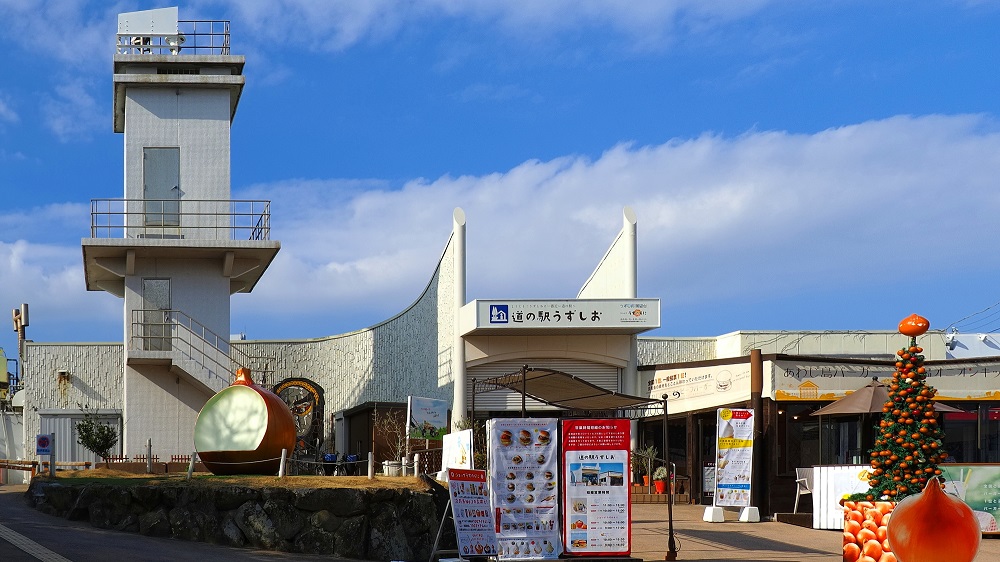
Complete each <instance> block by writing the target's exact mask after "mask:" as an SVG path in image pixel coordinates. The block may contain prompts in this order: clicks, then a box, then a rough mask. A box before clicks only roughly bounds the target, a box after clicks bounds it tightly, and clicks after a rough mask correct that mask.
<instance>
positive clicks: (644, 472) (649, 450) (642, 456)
mask: <svg viewBox="0 0 1000 562" xmlns="http://www.w3.org/2000/svg"><path fill="white" fill-rule="evenodd" d="M658 452H659V451H657V450H656V447H654V446H652V445H650V446H648V447H644V448H638V449H633V450H632V464H633V466H635V467H636V469H637V472H638V473H639V474H638V475H639V476H650V477H652V475H653V462H654V460H655V459H656V454H657V453H658Z"/></svg>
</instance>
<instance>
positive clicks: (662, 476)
mask: <svg viewBox="0 0 1000 562" xmlns="http://www.w3.org/2000/svg"><path fill="white" fill-rule="evenodd" d="M669 478H670V473H669V472H667V467H665V466H658V467H656V471H655V472H653V485H654V486H656V493H657V494H665V493H666V492H667V480H668V479H669Z"/></svg>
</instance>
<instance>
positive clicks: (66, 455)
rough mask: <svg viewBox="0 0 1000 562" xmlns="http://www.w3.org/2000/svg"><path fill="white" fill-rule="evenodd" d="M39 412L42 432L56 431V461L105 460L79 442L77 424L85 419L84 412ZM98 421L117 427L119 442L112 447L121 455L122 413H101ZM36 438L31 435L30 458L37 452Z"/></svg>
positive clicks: (114, 453)
mask: <svg viewBox="0 0 1000 562" xmlns="http://www.w3.org/2000/svg"><path fill="white" fill-rule="evenodd" d="M69 412H72V411H66V412H59V413H52V412H39V413H40V414H41V416H40V417H41V427H42V430H41V431H40V433H54V434H55V436H56V437H55V446H56V447H55V453H56V462H57V463H60V462H86V461H90V462H92V463H98V462H103V459H101V458H100V457H98V456H97V455H96V454H94V453H91V452H90V451H88V450H87V449H86V448H84V446H83V445H81V444H79V443H78V442H77V437H78V434H77V432H76V424H78V423H80V422H81V421H83V413H82V412H79V411H77V412H72V413H69ZM97 419H98V421H100V422H101V423H105V424H110V425H111V426H112V427H114V428H115V432H116V433H117V434H118V443H117V444H116V445H115V447H114V449H112V454H113V455H116V456H117V455H121V447H122V437H121V435H122V424H121V415H120V414H105V413H103V412H102V413H101V414H100V415H99V416H98V417H97ZM34 438H35V436H34V435H32V436H31V439H30V441H31V443H32V448H31V451H28V455H29V458H33V456H34V454H35V449H34ZM39 460H48V459H47V458H42V459H39Z"/></svg>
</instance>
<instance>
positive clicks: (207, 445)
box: [194, 368, 295, 475]
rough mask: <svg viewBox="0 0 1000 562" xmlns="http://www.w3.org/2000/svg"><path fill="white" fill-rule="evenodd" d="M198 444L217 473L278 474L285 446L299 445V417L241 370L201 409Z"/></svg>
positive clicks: (196, 430) (196, 435)
mask: <svg viewBox="0 0 1000 562" xmlns="http://www.w3.org/2000/svg"><path fill="white" fill-rule="evenodd" d="M194 446H195V449H196V450H197V451H198V456H199V457H200V458H201V460H202V462H203V463H204V464H205V467H206V468H207V469H208V470H210V471H212V473H213V474H220V475H223V474H269V475H273V474H277V473H278V468H279V467H280V465H281V450H282V449H286V450H287V451H288V452H289V453H291V452H292V450H293V449H294V448H295V418H294V417H292V412H291V411H290V410H289V409H288V406H287V405H286V404H285V402H284V400H282V399H281V398H279V397H278V395H276V394H274V393H273V392H271V391H270V390H267V389H265V388H263V387H260V386H258V385H256V384H254V382H253V379H252V378H251V377H250V369H246V368H240V369H238V370H237V371H236V380H234V381H233V384H231V385H230V386H228V387H226V388H224V389H222V390H220V391H219V392H218V393H216V395H215V396H213V397H212V398H210V399H209V400H208V402H206V403H205V406H203V407H202V409H201V412H199V413H198V420H197V421H196V422H195V424H194Z"/></svg>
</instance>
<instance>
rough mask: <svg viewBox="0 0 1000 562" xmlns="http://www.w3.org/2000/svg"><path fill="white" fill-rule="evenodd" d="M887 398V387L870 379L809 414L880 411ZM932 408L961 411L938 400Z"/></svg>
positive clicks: (940, 410) (944, 410) (869, 412)
mask: <svg viewBox="0 0 1000 562" xmlns="http://www.w3.org/2000/svg"><path fill="white" fill-rule="evenodd" d="M888 400H889V387H887V386H886V385H884V384H882V383H880V382H878V379H874V378H873V379H872V382H870V383H868V384H866V385H865V386H863V387H861V388H860V389H858V390H856V391H854V392H852V393H850V394H848V395H847V396H845V397H843V398H840V399H838V400H836V401H834V402H831V403H830V404H827V405H826V406H823V407H822V408H820V409H819V410H816V411H815V412H813V413H811V414H809V415H811V416H837V415H850V414H874V413H878V412H881V411H882V406H884V405H885V403H886V402H887V401H888ZM934 410H935V411H937V412H962V411H964V410H960V409H958V408H953V407H951V406H948V405H947V404H941V403H940V402H935V403H934Z"/></svg>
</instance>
